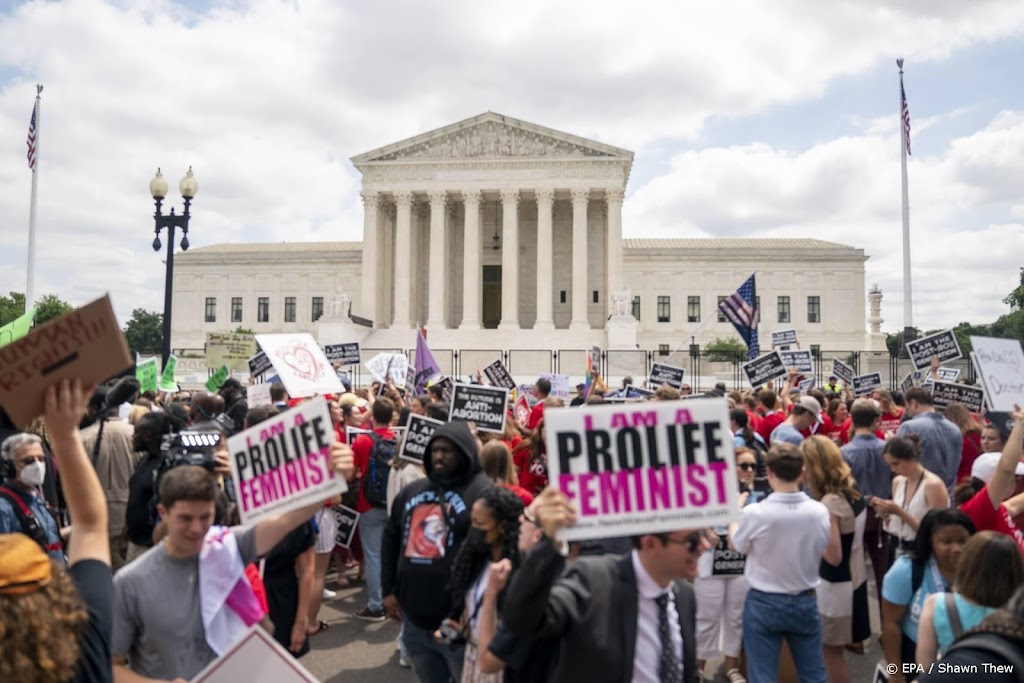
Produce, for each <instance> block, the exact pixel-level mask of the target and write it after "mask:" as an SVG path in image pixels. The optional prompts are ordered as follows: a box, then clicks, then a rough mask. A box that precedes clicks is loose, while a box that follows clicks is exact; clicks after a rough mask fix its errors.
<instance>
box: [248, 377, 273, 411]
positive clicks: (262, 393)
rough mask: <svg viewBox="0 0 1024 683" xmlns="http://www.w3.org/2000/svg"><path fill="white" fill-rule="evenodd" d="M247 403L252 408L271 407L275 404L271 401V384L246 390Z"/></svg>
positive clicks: (255, 385) (256, 385)
mask: <svg viewBox="0 0 1024 683" xmlns="http://www.w3.org/2000/svg"><path fill="white" fill-rule="evenodd" d="M245 402H246V403H248V404H249V407H250V408H255V407H257V406H269V405H272V404H273V403H274V402H273V401H272V400H271V399H270V383H269V382H263V383H262V384H253V385H252V386H250V387H248V388H247V389H246V390H245Z"/></svg>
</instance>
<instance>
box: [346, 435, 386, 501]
mask: <svg viewBox="0 0 1024 683" xmlns="http://www.w3.org/2000/svg"><path fill="white" fill-rule="evenodd" d="M373 432H374V434H379V435H380V436H381V437H382V438H385V439H394V438H395V433H394V432H392V431H391V430H390V429H389V428H387V427H379V428H378V429H374V430H373ZM372 451H373V439H371V438H370V436H369V435H368V434H360V435H359V436H357V437H356V440H355V441H353V442H352V455H353V459H354V460H355V466H356V481H355V482H353V484H352V486H358V487H359V498H358V499H357V500H356V512H360V513H362V512H366V511H367V510H372V509H373V506H372V505H370V501H368V500H366V493H365V491H363V477H365V476H367V474H366V471H367V469H368V468H369V466H370V453H371V452H372Z"/></svg>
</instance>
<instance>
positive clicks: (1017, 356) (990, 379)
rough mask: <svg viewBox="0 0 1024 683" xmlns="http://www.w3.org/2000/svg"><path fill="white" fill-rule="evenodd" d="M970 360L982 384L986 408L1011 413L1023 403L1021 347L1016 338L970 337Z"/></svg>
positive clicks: (1023, 383) (1023, 374)
mask: <svg viewBox="0 0 1024 683" xmlns="http://www.w3.org/2000/svg"><path fill="white" fill-rule="evenodd" d="M971 346H972V347H973V349H974V350H973V351H972V352H971V360H972V361H973V362H974V367H975V368H976V369H977V370H978V377H980V378H981V383H982V385H983V386H984V387H985V396H986V397H987V400H988V407H989V410H992V411H996V412H1003V413H1012V412H1013V405H1014V404H1017V405H1019V406H1024V350H1022V349H1021V344H1020V342H1019V341H1017V340H1016V339H993V338H991V337H971Z"/></svg>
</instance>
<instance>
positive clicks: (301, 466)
mask: <svg viewBox="0 0 1024 683" xmlns="http://www.w3.org/2000/svg"><path fill="white" fill-rule="evenodd" d="M260 343H261V344H262V342H260ZM332 443H334V428H333V427H332V426H331V415H330V413H329V412H328V410H327V401H326V400H324V398H323V397H322V396H318V397H317V398H315V399H313V400H312V401H309V402H307V403H303V404H302V405H299V406H296V407H294V408H292V409H291V410H288V411H285V412H283V413H281V414H280V415H277V416H275V417H272V418H270V419H267V420H264V421H263V422H260V423H259V424H258V425H256V426H254V427H250V428H249V429H246V430H245V431H244V432H240V433H238V434H236V435H235V436H233V437H231V438H230V439H228V450H229V451H230V452H231V474H232V477H231V481H232V483H233V484H234V487H235V500H236V501H237V502H238V513H239V515H240V516H241V518H242V524H253V523H255V522H258V521H260V520H261V519H266V518H268V517H273V516H275V515H279V514H281V513H283V512H288V511H290V510H296V509H298V508H301V507H304V506H306V505H309V504H310V503H315V502H317V501H320V500H326V499H328V498H330V497H331V496H334V495H337V494H339V493H345V491H348V484H347V483H346V482H345V478H344V477H342V476H340V475H338V474H335V472H334V469H333V468H332V467H331V444H332Z"/></svg>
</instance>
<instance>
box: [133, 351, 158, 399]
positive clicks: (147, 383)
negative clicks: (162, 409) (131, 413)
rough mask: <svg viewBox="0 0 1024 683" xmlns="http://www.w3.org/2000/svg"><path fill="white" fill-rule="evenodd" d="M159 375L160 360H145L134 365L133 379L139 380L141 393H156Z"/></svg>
mask: <svg viewBox="0 0 1024 683" xmlns="http://www.w3.org/2000/svg"><path fill="white" fill-rule="evenodd" d="M159 374H160V359H159V358H147V359H146V360H144V361H139V362H138V363H136V365H135V377H136V378H138V380H139V388H140V389H141V390H142V391H152V392H154V393H156V391H157V376H158V375H159Z"/></svg>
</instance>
